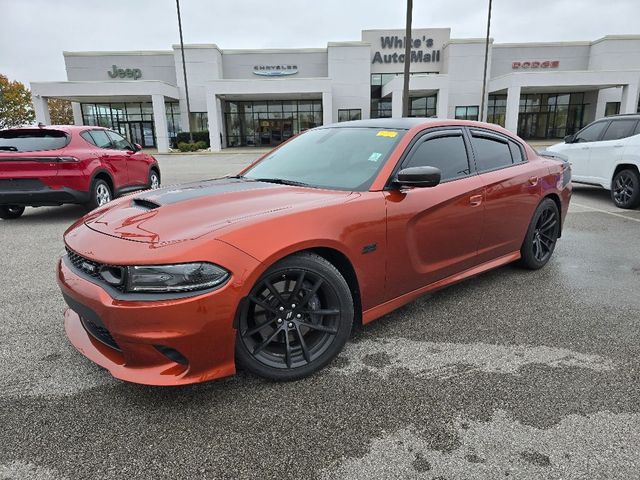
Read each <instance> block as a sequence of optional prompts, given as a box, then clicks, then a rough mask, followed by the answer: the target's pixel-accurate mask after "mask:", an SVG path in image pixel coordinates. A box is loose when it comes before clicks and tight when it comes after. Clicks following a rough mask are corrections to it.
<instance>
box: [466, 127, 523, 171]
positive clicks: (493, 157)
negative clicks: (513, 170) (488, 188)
mask: <svg viewBox="0 0 640 480" xmlns="http://www.w3.org/2000/svg"><path fill="white" fill-rule="evenodd" d="M471 144H472V145H473V151H474V153H475V159H476V168H477V169H478V172H487V171H489V170H497V169H498V168H503V167H508V166H510V165H513V159H512V157H511V149H510V147H509V141H508V140H507V139H506V138H504V139H503V138H502V137H500V136H498V135H491V134H485V133H484V132H481V131H477V130H471Z"/></svg>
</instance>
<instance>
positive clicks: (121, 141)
mask: <svg viewBox="0 0 640 480" xmlns="http://www.w3.org/2000/svg"><path fill="white" fill-rule="evenodd" d="M107 135H109V138H110V139H111V141H112V142H113V145H114V147H115V149H116V150H131V151H133V150H134V148H133V146H132V145H131V144H130V143H129V140H127V139H126V138H124V137H123V136H122V135H120V134H118V133H115V132H107Z"/></svg>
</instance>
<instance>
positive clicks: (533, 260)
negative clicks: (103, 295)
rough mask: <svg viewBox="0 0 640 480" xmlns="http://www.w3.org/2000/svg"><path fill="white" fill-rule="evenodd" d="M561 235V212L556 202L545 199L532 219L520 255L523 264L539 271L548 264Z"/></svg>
mask: <svg viewBox="0 0 640 480" xmlns="http://www.w3.org/2000/svg"><path fill="white" fill-rule="evenodd" d="M559 234H560V212H559V211H558V206H557V205H556V202H554V201H553V200H551V199H550V198H546V199H544V200H543V201H542V202H541V203H540V205H538V208H537V209H536V211H535V213H534V214H533V218H532V219H531V223H530V225H529V229H528V231H527V235H526V236H525V240H524V242H523V244H522V248H521V250H520V253H521V255H522V259H521V262H520V263H521V264H522V265H523V266H524V267H526V268H529V269H532V270H537V269H538V268H542V267H543V266H545V265H546V264H547V262H548V261H549V259H550V258H551V255H552V254H553V251H554V249H555V246H556V242H557V240H558V236H559Z"/></svg>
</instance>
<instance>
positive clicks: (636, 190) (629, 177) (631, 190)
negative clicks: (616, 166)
mask: <svg viewBox="0 0 640 480" xmlns="http://www.w3.org/2000/svg"><path fill="white" fill-rule="evenodd" d="M611 200H613V203H615V204H616V207H618V208H636V207H637V206H638V205H640V176H639V175H638V172H636V171H635V170H631V169H627V170H620V171H619V172H618V173H616V175H615V176H614V177H613V182H612V183H611Z"/></svg>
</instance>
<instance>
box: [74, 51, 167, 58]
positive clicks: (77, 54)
mask: <svg viewBox="0 0 640 480" xmlns="http://www.w3.org/2000/svg"><path fill="white" fill-rule="evenodd" d="M62 55H63V56H64V57H97V56H112V55H132V56H135V55H173V52H172V51H171V50H128V51H124V50H123V51H117V50H112V51H89V52H68V51H66V50H65V51H63V52H62Z"/></svg>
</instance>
